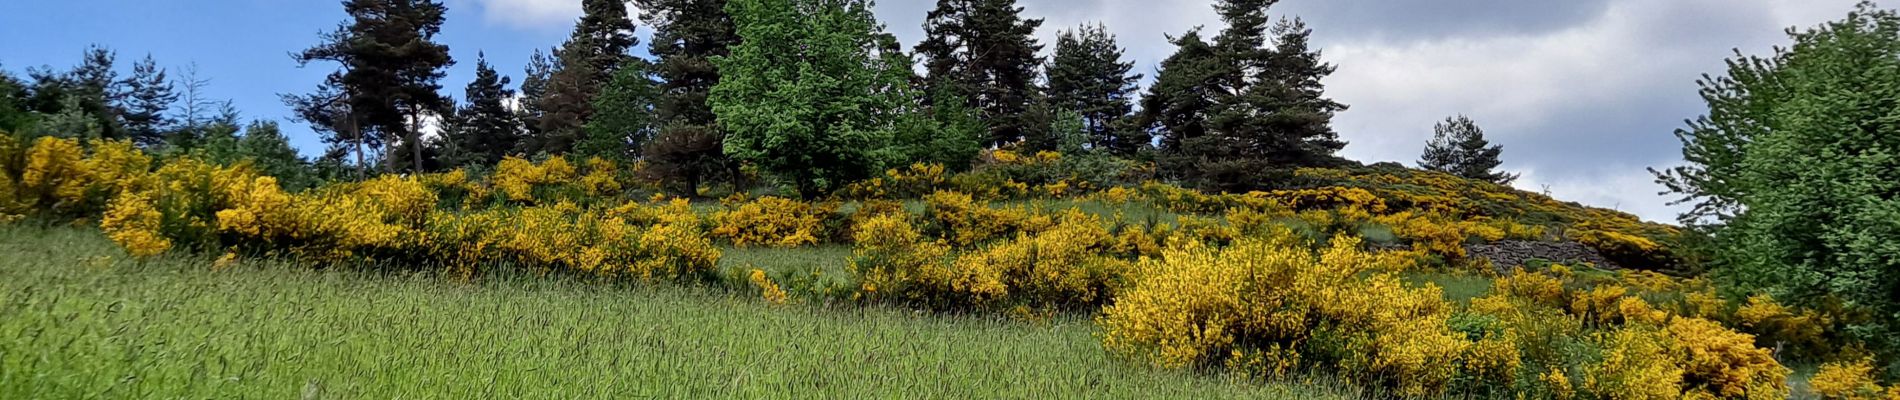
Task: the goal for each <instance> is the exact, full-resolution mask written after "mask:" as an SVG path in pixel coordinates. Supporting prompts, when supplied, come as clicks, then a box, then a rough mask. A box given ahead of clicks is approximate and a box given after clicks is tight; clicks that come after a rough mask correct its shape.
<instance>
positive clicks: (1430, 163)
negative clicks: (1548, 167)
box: [1418, 115, 1517, 185]
mask: <svg viewBox="0 0 1900 400" xmlns="http://www.w3.org/2000/svg"><path fill="white" fill-rule="evenodd" d="M1432 132H1433V133H1432V141H1431V142H1429V143H1426V144H1425V154H1424V155H1423V156H1421V157H1420V158H1419V161H1418V167H1419V168H1422V169H1426V170H1431V171H1438V172H1444V173H1449V174H1452V175H1458V176H1461V177H1464V178H1466V179H1475V180H1481V181H1486V182H1491V183H1496V184H1499V185H1509V184H1511V182H1513V181H1516V180H1517V174H1512V173H1506V172H1502V171H1497V168H1498V165H1500V164H1503V163H1504V162H1503V161H1502V160H1499V159H1498V155H1499V154H1500V153H1503V152H1504V146H1499V145H1493V144H1491V142H1490V141H1487V140H1485V139H1484V130H1483V129H1479V128H1478V123H1477V122H1474V121H1472V120H1471V118H1470V117H1466V116H1463V115H1459V116H1456V117H1451V118H1446V119H1445V122H1440V123H1438V125H1436V126H1433V127H1432Z"/></svg>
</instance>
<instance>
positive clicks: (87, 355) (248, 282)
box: [0, 224, 1358, 399]
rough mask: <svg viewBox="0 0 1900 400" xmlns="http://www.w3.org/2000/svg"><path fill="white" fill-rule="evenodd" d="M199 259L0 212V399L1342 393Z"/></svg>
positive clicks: (935, 334)
mask: <svg viewBox="0 0 1900 400" xmlns="http://www.w3.org/2000/svg"><path fill="white" fill-rule="evenodd" d="M730 254H731V255H730V257H732V259H730V260H729V261H728V262H729V263H737V264H752V265H763V264H771V265H772V267H770V268H802V267H804V266H809V265H816V264H818V263H822V262H826V261H827V260H830V259H833V258H835V257H836V256H838V254H840V251H839V250H836V249H832V250H820V251H816V252H812V254H810V255H808V256H803V258H799V257H788V256H787V254H788V253H786V252H782V251H769V250H761V251H753V250H741V251H734V252H732V253H730ZM748 260H750V261H748ZM211 264H212V262H211V261H210V260H209V259H208V258H205V257H194V256H174V257H166V258H160V259H156V260H152V261H148V262H135V261H131V260H127V259H125V257H124V256H123V253H122V252H120V251H119V250H117V249H116V248H114V247H112V245H111V244H110V243H109V242H107V241H106V240H105V239H104V238H103V237H101V235H100V234H99V233H98V232H97V231H96V230H94V229H88V228H69V227H55V228H41V227H33V226H21V225H18V224H16V225H13V226H5V227H0V398H4V399H39V398H95V397H103V398H186V397H190V398H299V397H302V398H373V399H374V398H455V399H460V398H524V397H525V398H645V397H659V398H973V397H974V398H998V397H1000V398H1157V397H1159V398H1244V397H1263V398H1314V397H1322V398H1324V397H1350V396H1357V395H1358V393H1356V392H1354V391H1352V390H1350V389H1343V387H1344V386H1343V385H1336V384H1322V385H1306V384H1259V383H1247V382H1238V383H1237V382H1231V381H1229V380H1227V379H1224V378H1219V377H1213V376H1207V375H1201V374H1195V373H1189V372H1175V371H1160V370H1155V369H1151V368H1147V367H1144V366H1141V365H1138V364H1134V363H1128V362H1124V361H1121V360H1117V359H1114V358H1112V357H1110V356H1109V355H1108V354H1107V353H1106V352H1104V351H1103V350H1102V349H1101V347H1100V345H1099V344H1098V342H1097V341H1096V339H1095V338H1094V336H1093V334H1094V332H1095V331H1094V329H1095V328H1094V327H1093V326H1092V325H1091V324H1090V323H1089V322H1088V321H1087V320H1086V319H1084V318H1058V320H1056V321H1053V322H1049V323H1045V324H1031V323H1025V322H1016V321H1009V320H998V319H993V318H982V317H954V316H936V315H928V314H919V313H915V312H910V311H903V310H891V309H884V308H875V307H872V308H864V307H826V306H821V305H813V304H805V305H791V306H782V307H774V306H770V305H767V304H764V303H763V302H761V301H759V300H757V299H756V298H755V297H754V295H753V294H751V293H731V292H726V291H723V290H720V289H714V288H699V287H679V286H672V285H660V286H650V287H631V288H630V287H619V286H615V285H603V284H586V283H576V282H569V281H563V280H555V279H547V280H495V281H488V282H478V283H458V282H454V281H451V280H444V279H440V278H436V277H430V276H420V275H409V274H399V273H382V274H376V273H366V272H353V271H337V270H330V271H317V270H313V269H311V268H309V267H308V266H302V265H293V264H290V263H284V262H275V261H264V260H256V261H243V262H240V263H239V264H237V265H235V266H232V267H230V268H228V269H226V270H223V271H212V270H211ZM761 268H766V267H764V266H761Z"/></svg>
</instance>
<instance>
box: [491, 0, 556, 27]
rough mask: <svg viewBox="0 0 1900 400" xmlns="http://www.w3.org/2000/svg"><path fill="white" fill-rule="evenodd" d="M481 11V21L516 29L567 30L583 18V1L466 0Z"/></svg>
mask: <svg viewBox="0 0 1900 400" xmlns="http://www.w3.org/2000/svg"><path fill="white" fill-rule="evenodd" d="M465 1H471V2H474V3H475V4H478V5H479V6H480V7H481V8H482V18H483V19H485V20H487V21H488V22H491V23H498V24H502V25H508V26H512V27H515V28H549V27H561V28H564V27H568V26H572V25H573V24H574V19H575V18H579V17H580V15H581V2H580V0H465Z"/></svg>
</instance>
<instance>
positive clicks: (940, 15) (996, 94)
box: [916, 0, 1048, 146]
mask: <svg viewBox="0 0 1900 400" xmlns="http://www.w3.org/2000/svg"><path fill="white" fill-rule="evenodd" d="M1022 10H1023V8H1022V7H1020V6H1017V5H1016V0H938V1H937V7H936V8H935V9H933V10H931V11H930V13H929V15H927V16H926V19H925V21H924V33H925V35H926V36H925V38H924V40H923V41H922V42H919V43H918V44H917V48H916V52H917V53H918V54H919V55H921V56H923V58H924V66H925V70H926V72H927V73H928V76H927V78H926V82H927V85H928V91H930V92H935V91H936V89H937V88H938V87H940V86H945V85H948V86H949V87H950V88H951V90H954V91H955V93H956V94H957V95H958V96H961V97H964V98H965V99H967V101H969V104H970V106H971V107H972V108H975V109H977V110H979V111H981V113H982V116H983V120H984V122H986V123H988V124H989V125H990V138H989V141H988V142H989V143H988V144H990V145H992V146H995V145H1001V144H1006V143H1011V142H1016V141H1020V140H1023V139H1024V138H1027V137H1030V136H1037V135H1042V134H1045V133H1046V132H1041V131H1045V130H1047V129H1048V128H1047V124H1046V121H1038V120H1037V118H1035V116H1033V115H1029V114H1030V113H1031V106H1032V105H1033V104H1034V102H1035V101H1036V100H1037V99H1038V98H1037V96H1038V95H1039V94H1040V93H1039V89H1038V87H1037V83H1036V78H1037V73H1038V72H1039V71H1040V70H1041V66H1042V61H1043V60H1042V57H1041V56H1039V55H1037V54H1038V52H1041V51H1042V45H1041V44H1039V43H1037V41H1036V38H1035V36H1034V35H1035V33H1036V28H1038V27H1040V26H1042V22H1043V21H1042V20H1041V19H1025V18H1023V17H1022V15H1021V14H1022Z"/></svg>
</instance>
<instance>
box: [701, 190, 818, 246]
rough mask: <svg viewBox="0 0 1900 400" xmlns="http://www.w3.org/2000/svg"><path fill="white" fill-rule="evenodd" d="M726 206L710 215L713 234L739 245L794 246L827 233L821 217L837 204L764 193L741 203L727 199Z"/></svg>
mask: <svg viewBox="0 0 1900 400" xmlns="http://www.w3.org/2000/svg"><path fill="white" fill-rule="evenodd" d="M726 208H727V209H726V210H725V211H721V212H719V213H716V214H713V217H712V219H713V222H714V224H715V225H716V227H714V228H713V230H712V235H713V236H714V237H719V238H724V239H726V240H731V241H732V244H733V245H736V246H740V247H747V246H771V247H798V246H806V245H813V244H818V241H819V238H821V237H825V236H827V235H826V232H825V218H826V216H829V215H831V214H832V213H833V212H834V211H835V210H836V208H837V206H836V205H814V204H810V203H805V202H801V201H797V200H791V199H785V198H779V197H769V196H768V197H762V198H759V199H758V200H754V201H750V202H744V203H737V202H736V201H729V202H727V204H726Z"/></svg>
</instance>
